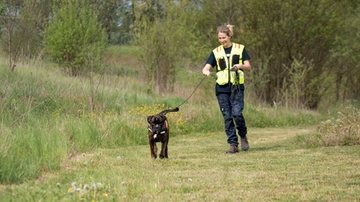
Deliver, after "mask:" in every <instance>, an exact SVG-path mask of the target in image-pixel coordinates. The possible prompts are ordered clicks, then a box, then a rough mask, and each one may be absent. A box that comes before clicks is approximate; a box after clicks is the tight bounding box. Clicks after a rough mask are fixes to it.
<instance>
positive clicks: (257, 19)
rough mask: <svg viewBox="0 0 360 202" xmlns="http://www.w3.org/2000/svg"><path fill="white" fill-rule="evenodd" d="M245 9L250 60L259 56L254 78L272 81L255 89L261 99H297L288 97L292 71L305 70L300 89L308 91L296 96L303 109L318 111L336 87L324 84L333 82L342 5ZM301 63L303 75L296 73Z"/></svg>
mask: <svg viewBox="0 0 360 202" xmlns="http://www.w3.org/2000/svg"><path fill="white" fill-rule="evenodd" d="M242 5H243V6H242V7H241V8H240V9H241V10H242V15H243V18H244V23H243V25H244V32H243V38H244V40H245V41H247V42H248V43H250V44H249V46H248V47H250V48H249V50H250V53H251V56H252V57H253V58H256V60H254V62H253V65H254V66H256V70H255V71H254V77H257V76H260V75H262V76H266V78H268V79H265V80H266V81H267V82H266V83H265V84H264V85H262V88H257V89H254V90H255V91H256V92H257V95H258V96H259V97H262V98H264V99H265V101H266V102H268V103H272V102H274V101H276V102H278V101H284V102H285V101H286V99H288V98H292V97H294V96H288V95H287V93H288V92H289V90H290V88H291V86H294V85H293V82H294V81H295V80H297V79H294V78H292V76H291V75H294V74H293V72H294V71H297V72H303V73H306V74H305V75H303V78H304V79H301V81H302V82H303V84H302V85H296V86H303V87H304V88H303V89H300V92H301V94H300V95H299V96H297V98H298V99H299V100H300V101H301V103H303V106H304V107H306V108H312V109H316V108H317V107H318V103H319V102H320V100H321V98H322V96H323V95H324V93H325V92H326V90H327V89H329V88H330V87H331V85H332V84H331V82H329V83H326V82H324V81H326V79H330V77H328V74H329V73H331V71H330V70H331V69H332V66H333V63H334V61H333V60H332V58H331V57H330V56H331V52H330V50H331V49H332V48H333V45H334V43H333V42H334V39H335V38H336V36H337V34H338V30H340V28H341V24H342V21H343V20H344V18H343V15H342V9H343V4H342V2H340V1H336V0H326V1H323V0H315V1H314V0H298V1H289V0H251V1H250V0H249V1H244V2H243V3H242ZM304 59H305V60H304ZM298 61H305V63H303V64H300V66H302V67H303V68H305V69H303V70H304V71H302V70H295V69H294V68H295V67H296V65H294V63H296V62H298ZM312 66H313V68H311V69H309V71H307V70H308V69H307V68H308V67H312ZM263 72H265V74H264V73H263ZM284 102H283V103H284ZM295 103H297V101H296V102H295Z"/></svg>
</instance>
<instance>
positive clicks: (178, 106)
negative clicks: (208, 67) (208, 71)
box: [176, 75, 206, 108]
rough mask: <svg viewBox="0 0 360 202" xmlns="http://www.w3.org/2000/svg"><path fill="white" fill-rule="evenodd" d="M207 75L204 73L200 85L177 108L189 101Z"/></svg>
mask: <svg viewBox="0 0 360 202" xmlns="http://www.w3.org/2000/svg"><path fill="white" fill-rule="evenodd" d="M205 78H206V75H204V77H203V78H202V79H201V81H200V82H199V83H198V85H197V86H196V87H195V89H194V91H193V92H192V93H191V94H190V96H189V97H188V98H187V99H186V100H185V101H184V102H182V103H181V104H180V105H179V106H177V107H176V108H179V107H180V106H181V105H183V104H185V102H187V101H188V100H189V99H190V98H191V96H192V95H193V94H194V93H195V91H196V90H197V89H198V88H199V86H200V84H201V83H202V82H203V81H204V80H205Z"/></svg>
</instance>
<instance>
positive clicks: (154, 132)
mask: <svg viewBox="0 0 360 202" xmlns="http://www.w3.org/2000/svg"><path fill="white" fill-rule="evenodd" d="M159 128H160V129H161V127H159V126H158V125H156V126H154V128H150V126H149V127H148V131H150V132H151V133H152V135H153V138H154V139H155V138H157V136H158V135H163V134H165V133H166V131H167V129H164V130H159Z"/></svg>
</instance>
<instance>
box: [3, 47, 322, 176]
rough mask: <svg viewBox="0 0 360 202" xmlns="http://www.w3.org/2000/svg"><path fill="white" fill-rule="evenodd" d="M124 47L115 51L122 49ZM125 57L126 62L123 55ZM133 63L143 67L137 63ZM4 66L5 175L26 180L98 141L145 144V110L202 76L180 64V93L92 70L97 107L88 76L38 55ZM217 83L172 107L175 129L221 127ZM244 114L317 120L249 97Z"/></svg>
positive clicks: (270, 120) (254, 123)
mask: <svg viewBox="0 0 360 202" xmlns="http://www.w3.org/2000/svg"><path fill="white" fill-rule="evenodd" d="M124 49H125V51H129V50H131V49H128V48H127V47H125V48H124ZM124 49H121V48H118V49H114V50H113V51H115V50H118V51H119V53H118V54H123V51H124ZM124 60H125V61H124V62H127V58H126V57H125V58H124ZM135 67H137V68H135V69H136V71H138V72H141V69H140V67H138V65H135ZM0 68H1V69H0V70H1V71H0V81H1V84H2V85H1V86H0V99H1V102H2V105H1V106H0V114H1V116H0V120H1V121H0V122H1V127H0V128H1V129H0V137H1V139H2V140H4V141H1V142H0V153H1V154H0V158H1V159H0V160H1V164H0V170H1V173H0V179H1V181H2V182H3V183H11V182H22V181H24V180H26V179H29V178H33V177H36V176H39V175H41V173H43V172H48V171H54V170H57V169H59V167H60V164H61V163H62V162H64V161H65V160H66V158H67V157H68V156H72V155H76V154H78V153H83V152H89V151H92V150H93V149H94V148H108V149H110V148H111V149H113V148H118V147H127V146H131V145H146V144H147V122H146V117H147V116H148V115H152V114H156V113H159V112H160V111H162V110H163V109H168V108H174V107H176V106H178V105H179V104H180V103H183V101H184V100H185V99H186V98H187V96H189V95H190V93H191V92H192V91H193V85H194V81H190V80H189V78H191V79H192V80H198V79H199V77H198V74H197V73H189V72H188V71H187V70H186V69H182V71H179V72H178V73H177V77H178V79H179V80H178V81H177V83H176V93H174V94H173V95H167V96H164V97H163V96H160V95H159V94H156V93H152V92H148V84H147V82H146V81H142V80H139V76H138V75H137V74H127V75H125V76H121V75H120V76H118V75H117V76H111V75H106V76H104V77H94V80H95V82H97V80H100V79H101V80H102V82H100V83H99V90H98V91H95V92H94V96H95V97H96V102H97V103H96V106H98V107H96V108H94V109H91V107H89V105H88V100H89V96H88V94H87V93H86V92H87V91H88V90H89V88H91V86H90V84H89V83H86V82H85V83H83V82H82V81H81V80H79V79H78V78H73V77H66V76H59V75H62V74H61V72H60V71H59V70H58V69H57V68H56V66H55V65H54V64H51V63H36V68H35V65H30V66H26V65H25V66H24V65H19V66H18V68H17V71H15V72H11V71H10V70H9V69H8V68H6V66H5V65H4V64H3V65H0ZM114 68H115V67H114ZM119 68H120V67H119ZM199 81H200V80H199ZM213 85H214V83H213V82H212V81H211V80H205V81H204V82H203V83H202V85H201V86H200V87H199V88H198V90H197V92H196V93H195V94H194V95H193V96H192V97H191V99H190V100H188V102H186V103H185V104H184V105H182V106H181V107H180V111H179V112H176V113H169V114H168V115H167V117H168V119H169V123H170V124H171V136H172V137H176V136H187V137H191V136H193V135H194V134H196V133H198V132H216V131H221V133H222V134H223V130H224V126H223V119H222V116H221V113H220V110H219V108H218V104H217V101H216V98H215V95H214V94H213ZM119 86H121V87H122V88H121V89H119ZM209 92H211V93H209ZM244 114H245V118H246V120H247V123H248V127H261V128H263V127H283V126H295V125H299V124H314V123H316V121H317V119H318V115H317V114H315V113H309V112H306V111H297V112H294V111H288V110H285V109H284V110H279V109H269V108H267V107H259V106H255V105H253V104H251V103H249V104H247V105H246V108H245V111H244ZM20 165H21V166H20Z"/></svg>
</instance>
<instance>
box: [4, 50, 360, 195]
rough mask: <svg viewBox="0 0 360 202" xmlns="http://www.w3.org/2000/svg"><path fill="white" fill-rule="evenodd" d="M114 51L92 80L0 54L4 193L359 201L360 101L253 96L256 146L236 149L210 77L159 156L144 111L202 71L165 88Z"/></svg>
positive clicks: (182, 96) (171, 97) (174, 98)
mask: <svg viewBox="0 0 360 202" xmlns="http://www.w3.org/2000/svg"><path fill="white" fill-rule="evenodd" d="M110 52H113V55H111V54H110V57H109V58H108V61H107V64H106V66H107V69H106V74H104V75H95V76H94V77H93V78H92V79H93V80H92V81H93V83H91V82H90V81H89V79H88V78H86V77H69V76H66V75H64V74H63V72H61V71H60V70H59V69H58V68H57V67H56V65H54V64H52V63H46V62H44V61H42V62H39V61H30V62H29V63H23V64H19V65H18V66H17V67H16V71H15V72H11V71H10V70H9V68H8V67H7V66H6V65H5V62H6V61H1V62H0V83H1V85H0V102H1V105H0V138H1V142H0V201H360V170H359V167H360V152H359V151H360V148H359V145H360V130H359V122H360V113H359V109H358V108H356V107H355V106H356V104H357V102H356V101H352V102H349V103H340V104H336V103H334V106H332V107H331V108H329V109H328V111H327V112H326V113H321V112H318V111H309V110H305V109H288V108H285V107H281V106H279V107H272V106H268V105H265V104H263V103H261V102H259V101H257V100H255V99H253V98H252V97H251V96H247V97H246V101H245V103H246V104H245V110H244V115H245V118H246V121H247V125H248V131H249V134H248V138H249V143H250V150H249V151H247V152H239V153H236V154H230V155H229V154H225V151H226V150H227V149H228V145H227V143H226V136H225V133H224V132H223V131H224V129H223V120H222V116H221V114H220V110H219V108H218V105H217V101H216V98H215V95H214V86H213V85H214V83H213V82H214V81H213V80H211V78H209V79H205V80H204V82H203V83H202V84H201V85H200V87H199V88H198V89H197V90H196V92H195V93H194V94H193V96H192V97H191V98H190V99H189V100H188V101H187V102H186V103H185V104H184V105H182V106H181V107H180V111H179V112H177V113H169V114H168V119H169V122H170V126H171V132H170V136H171V137H170V143H169V159H162V160H161V159H156V160H154V159H151V157H150V150H149V145H148V143H147V122H146V118H147V116H148V115H152V114H156V113H159V112H160V111H162V110H163V109H167V108H174V107H176V106H178V105H179V104H180V103H183V102H184V101H185V100H186V99H187V98H188V97H189V95H191V93H192V92H193V90H194V88H195V86H196V85H197V84H198V83H199V82H200V81H201V79H202V75H201V73H200V72H201V68H200V69H193V70H188V69H181V68H180V70H179V71H178V73H177V74H178V75H177V81H176V84H175V89H174V92H173V93H169V94H166V95H159V94H156V93H154V92H152V90H151V88H150V86H149V84H148V83H147V81H146V79H145V78H146V76H144V74H145V73H144V70H143V69H141V68H140V67H139V66H138V65H137V64H136V61H135V60H133V59H132V57H131V49H130V50H129V47H123V48H120V49H115V48H114V49H112V50H111V51H110ZM129 58H130V59H129ZM129 67H132V68H129ZM94 83H95V84H96V85H94ZM247 91H248V92H249V91H251V89H247Z"/></svg>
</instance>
